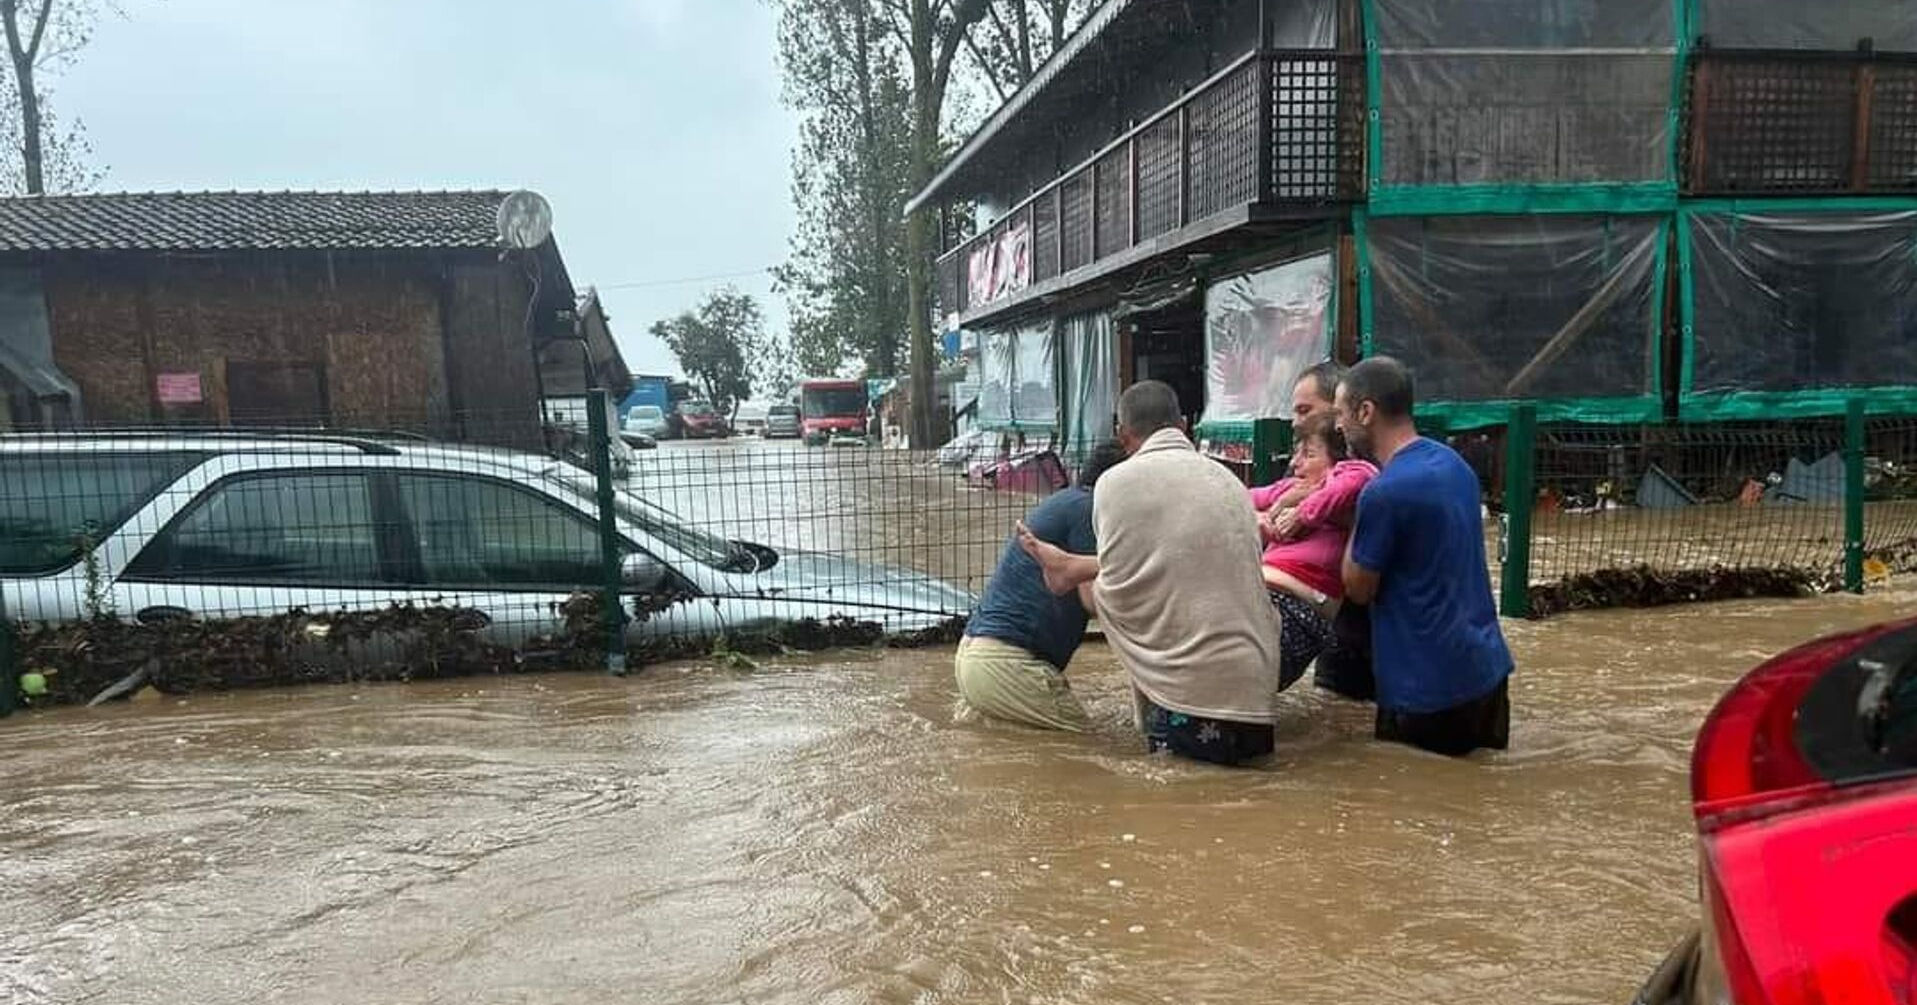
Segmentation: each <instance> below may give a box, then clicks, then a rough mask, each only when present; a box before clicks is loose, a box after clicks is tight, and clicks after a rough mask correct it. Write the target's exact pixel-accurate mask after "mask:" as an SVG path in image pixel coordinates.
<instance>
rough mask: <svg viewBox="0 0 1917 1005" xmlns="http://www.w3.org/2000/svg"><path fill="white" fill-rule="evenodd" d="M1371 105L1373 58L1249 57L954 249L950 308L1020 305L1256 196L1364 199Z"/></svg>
mask: <svg viewBox="0 0 1917 1005" xmlns="http://www.w3.org/2000/svg"><path fill="white" fill-rule="evenodd" d="M1364 114H1365V111H1364V61H1363V57H1362V56H1361V55H1358V54H1348V53H1336V52H1329V51H1326V50H1322V49H1314V50H1282V51H1268V52H1263V53H1253V54H1250V55H1247V56H1245V57H1244V58H1243V59H1240V60H1239V61H1238V62H1236V63H1234V64H1232V65H1231V66H1229V67H1227V68H1226V69H1225V70H1223V71H1221V72H1220V73H1218V74H1216V75H1215V76H1213V77H1212V78H1211V79H1210V80H1208V81H1206V82H1205V83H1204V84H1202V85H1200V86H1199V87H1198V88H1196V89H1194V90H1193V91H1191V93H1189V94H1186V95H1185V96H1184V97H1182V98H1180V99H1179V100H1178V101H1177V102H1175V103H1173V104H1172V105H1170V106H1168V107H1166V108H1165V109H1164V110H1163V111H1161V112H1159V113H1158V114H1157V115H1154V116H1153V117H1152V118H1150V119H1148V120H1146V121H1145V122H1144V123H1143V124H1142V125H1139V126H1137V127H1136V128H1134V129H1132V130H1131V131H1130V132H1128V133H1126V134H1125V135H1124V136H1122V137H1120V138H1119V139H1118V140H1117V141H1116V142H1114V143H1113V144H1111V145H1110V146H1108V147H1106V148H1105V149H1104V150H1102V151H1100V152H1099V153H1098V154H1097V155H1095V156H1093V157H1092V158H1091V159H1089V160H1087V161H1086V162H1085V163H1083V164H1081V165H1079V166H1078V167H1076V168H1074V169H1072V170H1071V171H1068V172H1066V173H1065V174H1064V175H1063V176H1062V177H1060V178H1058V179H1057V180H1056V181H1053V182H1052V183H1051V184H1049V185H1047V186H1045V187H1044V188H1041V189H1040V190H1038V191H1037V192H1035V193H1033V194H1032V196H1031V197H1030V198H1028V199H1026V200H1025V201H1024V202H1022V203H1019V204H1018V205H1017V206H1015V207H1013V208H1012V210H1011V211H1009V212H1007V213H1006V214H1005V215H1004V217H1002V218H1001V219H999V220H998V221H997V222H996V223H994V224H993V225H992V226H991V227H989V228H987V229H986V230H985V232H984V233H982V234H979V235H977V236H975V237H973V238H971V239H970V240H968V241H966V242H964V243H963V244H960V245H959V246H958V247H956V248H954V249H952V250H951V251H949V252H947V253H946V254H945V255H944V256H942V257H941V258H940V259H939V262H938V281H939V290H938V294H939V303H940V304H941V308H942V310H944V311H946V312H951V313H958V314H964V313H967V312H970V311H973V310H976V309H980V308H983V307H987V306H990V305H992V304H996V303H1000V302H1007V303H1009V302H1011V301H1013V300H1015V299H1017V298H1018V295H1019V294H1020V293H1022V292H1023V291H1025V290H1027V289H1029V288H1031V287H1034V286H1037V285H1039V284H1042V283H1047V282H1050V281H1052V280H1054V279H1057V278H1058V277H1060V276H1064V275H1068V274H1070V273H1072V272H1075V271H1077V270H1080V269H1086V268H1088V267H1090V266H1094V265H1097V264H1099V263H1101V262H1105V261H1107V260H1109V259H1112V258H1114V257H1116V256H1119V255H1121V254H1124V253H1126V252H1129V251H1131V250H1132V249H1134V248H1137V247H1139V246H1140V245H1145V244H1148V243H1150V242H1153V241H1158V240H1160V239H1162V238H1165V237H1166V236H1167V235H1173V234H1176V233H1178V232H1179V231H1180V230H1182V229H1184V228H1186V227H1188V226H1190V225H1192V224H1196V223H1201V222H1203V221H1205V220H1206V219H1208V218H1210V217H1214V216H1217V215H1218V214H1221V213H1223V212H1225V211H1227V210H1231V209H1234V208H1238V207H1242V206H1246V205H1248V204H1252V203H1262V204H1267V205H1272V206H1280V207H1283V206H1290V207H1299V208H1309V207H1313V206H1324V207H1330V206H1334V205H1337V204H1340V203H1347V202H1355V201H1358V200H1360V199H1362V198H1363V197H1364V164H1363V161H1364V124H1365V123H1364ZM1166 250H1169V246H1167V249H1166Z"/></svg>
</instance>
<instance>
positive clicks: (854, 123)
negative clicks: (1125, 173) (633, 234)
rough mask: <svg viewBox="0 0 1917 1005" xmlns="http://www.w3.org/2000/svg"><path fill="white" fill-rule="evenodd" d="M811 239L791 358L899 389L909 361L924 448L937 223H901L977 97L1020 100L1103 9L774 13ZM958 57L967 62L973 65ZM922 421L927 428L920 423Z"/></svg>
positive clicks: (860, 2) (847, 7)
mask: <svg viewBox="0 0 1917 1005" xmlns="http://www.w3.org/2000/svg"><path fill="white" fill-rule="evenodd" d="M775 2H777V3H778V4H779V8H780V26H779V52H780V63H781V67H782V70H783V72H784V78H785V93H784V97H785V102H786V104H787V105H788V106H790V107H791V108H793V109H794V110H796V111H798V112H799V113H800V115H801V123H800V139H799V145H798V147H797V149H795V150H794V151H793V185H792V193H793V200H794V202H795V203H796V204H797V207H798V210H799V228H798V230H797V232H796V233H795V235H794V237H793V242H792V255H791V258H790V259H789V260H788V261H787V262H786V264H785V265H784V266H783V267H782V268H781V269H779V270H778V273H777V281H778V286H779V289H780V290H781V291H782V292H783V293H785V295H786V296H787V297H788V299H789V301H790V308H791V315H792V341H793V350H794V355H795V360H796V362H797V363H798V364H799V366H800V368H801V369H802V370H803V371H804V372H805V373H807V374H813V373H831V372H834V371H836V370H838V369H839V367H840V364H842V363H843V361H845V360H847V359H855V360H859V361H861V362H863V363H864V364H865V369H866V372H867V374H868V375H871V376H894V375H897V374H898V373H899V370H900V368H901V365H902V364H904V363H906V362H907V361H909V363H910V372H911V377H912V388H913V401H914V402H915V403H916V407H915V408H914V415H913V424H914V425H913V436H914V438H915V441H916V442H928V441H929V432H930V410H929V404H930V401H931V397H932V396H931V393H930V389H931V376H932V367H933V362H934V353H933V348H932V335H933V330H932V320H933V319H932V310H933V305H932V292H931V282H932V259H933V256H934V255H935V254H936V253H937V251H938V243H939V242H938V240H937V235H936V233H935V230H936V219H935V216H936V214H928V213H920V214H917V215H916V216H915V217H914V218H912V219H909V220H908V219H906V218H905V217H904V215H903V210H904V205H905V202H906V201H907V200H908V199H909V198H911V196H912V195H913V194H914V193H915V192H917V191H918V190H919V189H921V188H923V187H924V185H925V184H926V183H927V182H929V181H930V180H931V178H932V176H933V174H934V173H936V172H937V170H938V167H939V164H940V162H941V161H942V160H943V159H944V157H945V156H946V155H947V154H948V153H949V152H950V151H951V150H952V149H953V148H954V146H955V145H956V142H957V140H958V138H959V137H957V136H956V135H955V134H956V133H957V132H958V131H959V130H958V128H957V127H956V126H955V123H954V121H953V118H954V117H953V114H952V112H953V108H954V107H955V106H958V105H962V104H964V102H963V101H962V100H953V95H954V94H955V93H958V94H961V95H962V94H963V93H965V92H966V91H967V89H968V88H969V89H984V90H987V91H989V92H990V93H989V96H988V99H987V100H1000V101H1002V100H1003V99H1004V98H1005V97H1007V96H1009V95H1010V94H1011V93H1012V92H1013V91H1015V90H1017V88H1018V87H1020V86H1022V85H1023V84H1024V83H1025V82H1026V81H1027V80H1029V79H1031V76H1032V73H1033V72H1034V71H1035V70H1036V69H1037V67H1038V66H1040V65H1042V64H1043V63H1044V61H1045V59H1046V58H1048V57H1049V56H1050V55H1051V53H1052V52H1053V51H1055V50H1056V49H1057V48H1058V46H1059V45H1060V44H1062V43H1063V41H1064V40H1065V38H1066V37H1067V36H1068V35H1069V34H1070V32H1071V30H1072V29H1073V28H1074V27H1076V25H1077V24H1078V23H1079V22H1080V21H1082V20H1083V18H1084V16H1085V14H1086V12H1087V10H1088V9H1089V8H1090V6H1091V0H775ZM961 55H963V56H965V57H966V58H965V59H963V60H961V59H960V57H961ZM922 420H923V421H922Z"/></svg>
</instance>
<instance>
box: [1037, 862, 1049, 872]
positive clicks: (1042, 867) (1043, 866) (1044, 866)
mask: <svg viewBox="0 0 1917 1005" xmlns="http://www.w3.org/2000/svg"><path fill="white" fill-rule="evenodd" d="M1038 867H1039V869H1040V870H1041V871H1044V870H1049V869H1051V867H1052V864H1051V863H1050V862H1040V863H1039V864H1038Z"/></svg>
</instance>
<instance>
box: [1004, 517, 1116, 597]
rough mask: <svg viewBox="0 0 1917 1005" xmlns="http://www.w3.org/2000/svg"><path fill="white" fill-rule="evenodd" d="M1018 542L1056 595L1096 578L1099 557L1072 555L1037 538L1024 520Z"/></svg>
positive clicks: (1061, 594)
mask: <svg viewBox="0 0 1917 1005" xmlns="http://www.w3.org/2000/svg"><path fill="white" fill-rule="evenodd" d="M1018 545H1019V547H1021V548H1023V549H1025V553H1026V554H1027V555H1030V556H1032V561H1034V562H1037V563H1038V567H1039V570H1040V571H1042V572H1043V573H1044V574H1045V588H1046V589H1048V590H1050V591H1052V592H1053V593H1055V594H1057V595H1058V596H1061V597H1063V596H1065V595H1066V594H1069V593H1071V592H1072V591H1073V590H1076V589H1078V588H1079V587H1080V586H1083V585H1086V584H1089V583H1090V582H1091V581H1092V580H1094V579H1097V578H1098V556H1096V555H1074V554H1072V553H1071V552H1069V551H1066V550H1065V549H1063V548H1060V547H1059V546H1058V545H1055V544H1051V543H1049V542H1047V541H1043V540H1040V539H1039V536H1038V535H1037V534H1034V533H1032V531H1031V528H1029V527H1027V526H1025V523H1024V522H1023V521H1020V522H1019V525H1018Z"/></svg>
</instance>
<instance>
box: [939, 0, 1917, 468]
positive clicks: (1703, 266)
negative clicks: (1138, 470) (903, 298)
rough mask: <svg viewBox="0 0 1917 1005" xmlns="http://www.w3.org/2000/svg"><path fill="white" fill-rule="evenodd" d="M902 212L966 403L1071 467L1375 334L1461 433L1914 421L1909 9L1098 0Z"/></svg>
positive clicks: (1246, 399)
mask: <svg viewBox="0 0 1917 1005" xmlns="http://www.w3.org/2000/svg"><path fill="white" fill-rule="evenodd" d="M914 205H915V206H920V207H924V208H926V209H927V210H928V211H929V210H938V211H940V212H941V213H942V214H943V219H944V222H945V227H944V232H945V233H946V234H947V235H948V237H949V240H948V250H947V251H946V252H945V254H944V255H943V257H941V258H940V260H939V269H938V274H939V301H940V304H941V311H942V313H943V316H944V319H945V323H946V325H947V327H948V328H951V329H962V330H963V331H964V333H965V334H964V338H963V339H962V342H963V344H965V345H967V346H968V347H970V346H976V350H975V351H974V352H972V354H971V356H970V358H969V360H968V362H969V363H970V365H971V367H972V373H971V380H970V382H969V383H968V386H974V385H975V386H976V387H977V400H976V404H975V408H976V412H977V414H978V416H979V418H980V421H981V422H983V423H985V424H986V425H988V426H993V427H997V428H1005V429H1017V430H1020V431H1026V432H1038V433H1041V434H1043V435H1048V436H1051V437H1053V438H1054V439H1055V440H1056V442H1058V443H1060V444H1063V445H1064V446H1066V447H1067V448H1068V449H1070V450H1073V451H1078V450H1082V449H1083V448H1084V447H1085V446H1087V445H1089V442H1090V441H1092V440H1094V439H1097V438H1100V437H1102V436H1104V435H1107V434H1108V432H1109V429H1110V423H1111V410H1112V401H1113V399H1114V396H1115V393H1116V389H1117V388H1119V387H1122V386H1124V385H1125V384H1128V383H1130V382H1132V381H1134V380H1139V379H1146V378H1158V379H1163V380H1166V381H1168V382H1169V383H1171V384H1172V385H1173V386H1174V387H1176V388H1177V389H1178V391H1179V395H1180V399H1181V401H1183V402H1184V403H1185V404H1186V407H1187V409H1188V411H1189V412H1190V413H1191V417H1192V419H1193V420H1194V425H1195V427H1196V428H1197V429H1198V430H1199V434H1200V438H1201V439H1202V440H1204V441H1205V442H1206V443H1207V446H1208V447H1209V448H1210V449H1211V450H1212V451H1213V452H1214V453H1216V454H1218V455H1220V456H1222V457H1226V458H1242V457H1243V456H1244V451H1245V449H1246V447H1247V445H1248V443H1249V440H1250V424H1251V421H1252V420H1255V419H1258V418H1263V417H1271V416H1282V415H1283V414H1284V412H1285V405H1286V402H1287V400H1288V394H1289V387H1290V385H1291V383H1292V382H1293V381H1294V379H1295V378H1296V376H1297V374H1298V373H1299V372H1300V371H1301V370H1302V369H1303V368H1305V367H1307V366H1309V365H1311V364H1312V363H1314V362H1316V361H1318V360H1320V359H1323V358H1326V357H1330V356H1336V357H1338V358H1341V359H1344V360H1346V361H1350V360H1352V359H1355V358H1357V357H1360V356H1364V355H1369V354H1381V353H1382V354H1390V355H1394V356H1398V357H1400V358H1402V359H1404V360H1406V361H1407V362H1409V363H1410V364H1411V366H1412V367H1413V368H1414V370H1415V371H1416V373H1417V375H1418V379H1419V384H1420V399H1421V402H1422V404H1421V409H1420V411H1421V418H1422V419H1424V420H1425V421H1427V422H1429V423H1431V424H1433V425H1440V426H1447V427H1450V428H1453V429H1466V428H1474V427H1479V428H1481V427H1488V426H1495V425H1499V424H1502V423H1503V422H1505V421H1506V419H1507V417H1508V416H1509V415H1510V412H1511V410H1512V408H1513V407H1514V406H1516V405H1518V404H1524V403H1528V404H1532V405H1534V406H1535V407H1536V408H1537V409H1538V411H1539V414H1540V416H1541V417H1543V418H1545V419H1555V420H1565V421H1587V422H1600V423H1639V422H1656V421H1664V420H1703V419H1742V418H1777V417H1794V416H1805V415H1829V414H1841V413H1842V411H1843V409H1844V404H1845V402H1846V401H1847V400H1848V399H1850V398H1852V397H1856V396H1859V395H1863V396H1865V397H1867V399H1868V401H1869V403H1870V407H1871V408H1873V409H1876V410H1884V411H1889V410H1900V411H1907V410H1909V409H1911V408H1912V407H1917V396H1913V395H1911V393H1910V391H1911V389H1912V388H1917V254H1913V253H1912V251H1913V247H1917V243H1914V242H1917V0H1830V2H1826V3H1818V4H1802V3H1796V2H1792V0H1602V2H1600V0H1130V2H1125V0H1108V2H1107V3H1105V4H1103V5H1102V6H1100V7H1099V8H1098V9H1097V10H1096V11H1095V12H1094V13H1093V15H1092V16H1091V17H1090V19H1089V20H1088V21H1087V23H1086V24H1085V26H1084V27H1083V28H1082V29H1081V30H1080V31H1079V32H1078V33H1077V34H1076V35H1075V36H1074V37H1073V38H1072V39H1071V40H1070V41H1069V42H1068V43H1067V44H1066V45H1065V46H1064V47H1063V48H1062V49H1061V50H1060V52H1059V53H1058V54H1057V55H1056V56H1055V57H1054V58H1053V59H1052V60H1051V61H1050V62H1048V63H1047V64H1046V66H1045V67H1044V68H1042V70H1041V71H1040V72H1039V74H1038V75H1037V76H1036V77H1035V79H1034V80H1033V81H1032V83H1031V84H1029V85H1028V86H1027V87H1026V88H1025V89H1023V90H1022V91H1020V92H1019V93H1018V94H1016V95H1014V96H1013V97H1012V99H1011V100H1010V101H1008V102H1007V103H1006V105H1005V106H1004V107H1003V108H1001V109H1000V110H999V112H998V113H997V114H995V115H994V116H992V117H991V118H990V119H989V120H988V121H987V122H986V123H985V125H984V126H983V127H982V128H981V129H980V130H979V131H978V132H977V133H976V134H975V135H974V136H972V137H971V139H970V140H969V141H968V142H967V143H966V144H965V145H964V146H963V147H962V148H961V149H960V150H959V151H958V153H957V154H956V155H955V156H954V158H953V159H952V160H951V162H950V163H949V164H948V165H947V166H946V168H945V169H944V171H943V172H941V173H940V174H939V175H938V176H937V177H936V178H935V179H934V181H933V182H932V184H931V185H929V186H928V187H927V188H926V190H925V191H923V192H921V193H919V195H918V196H917V198H916V200H915V202H914Z"/></svg>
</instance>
